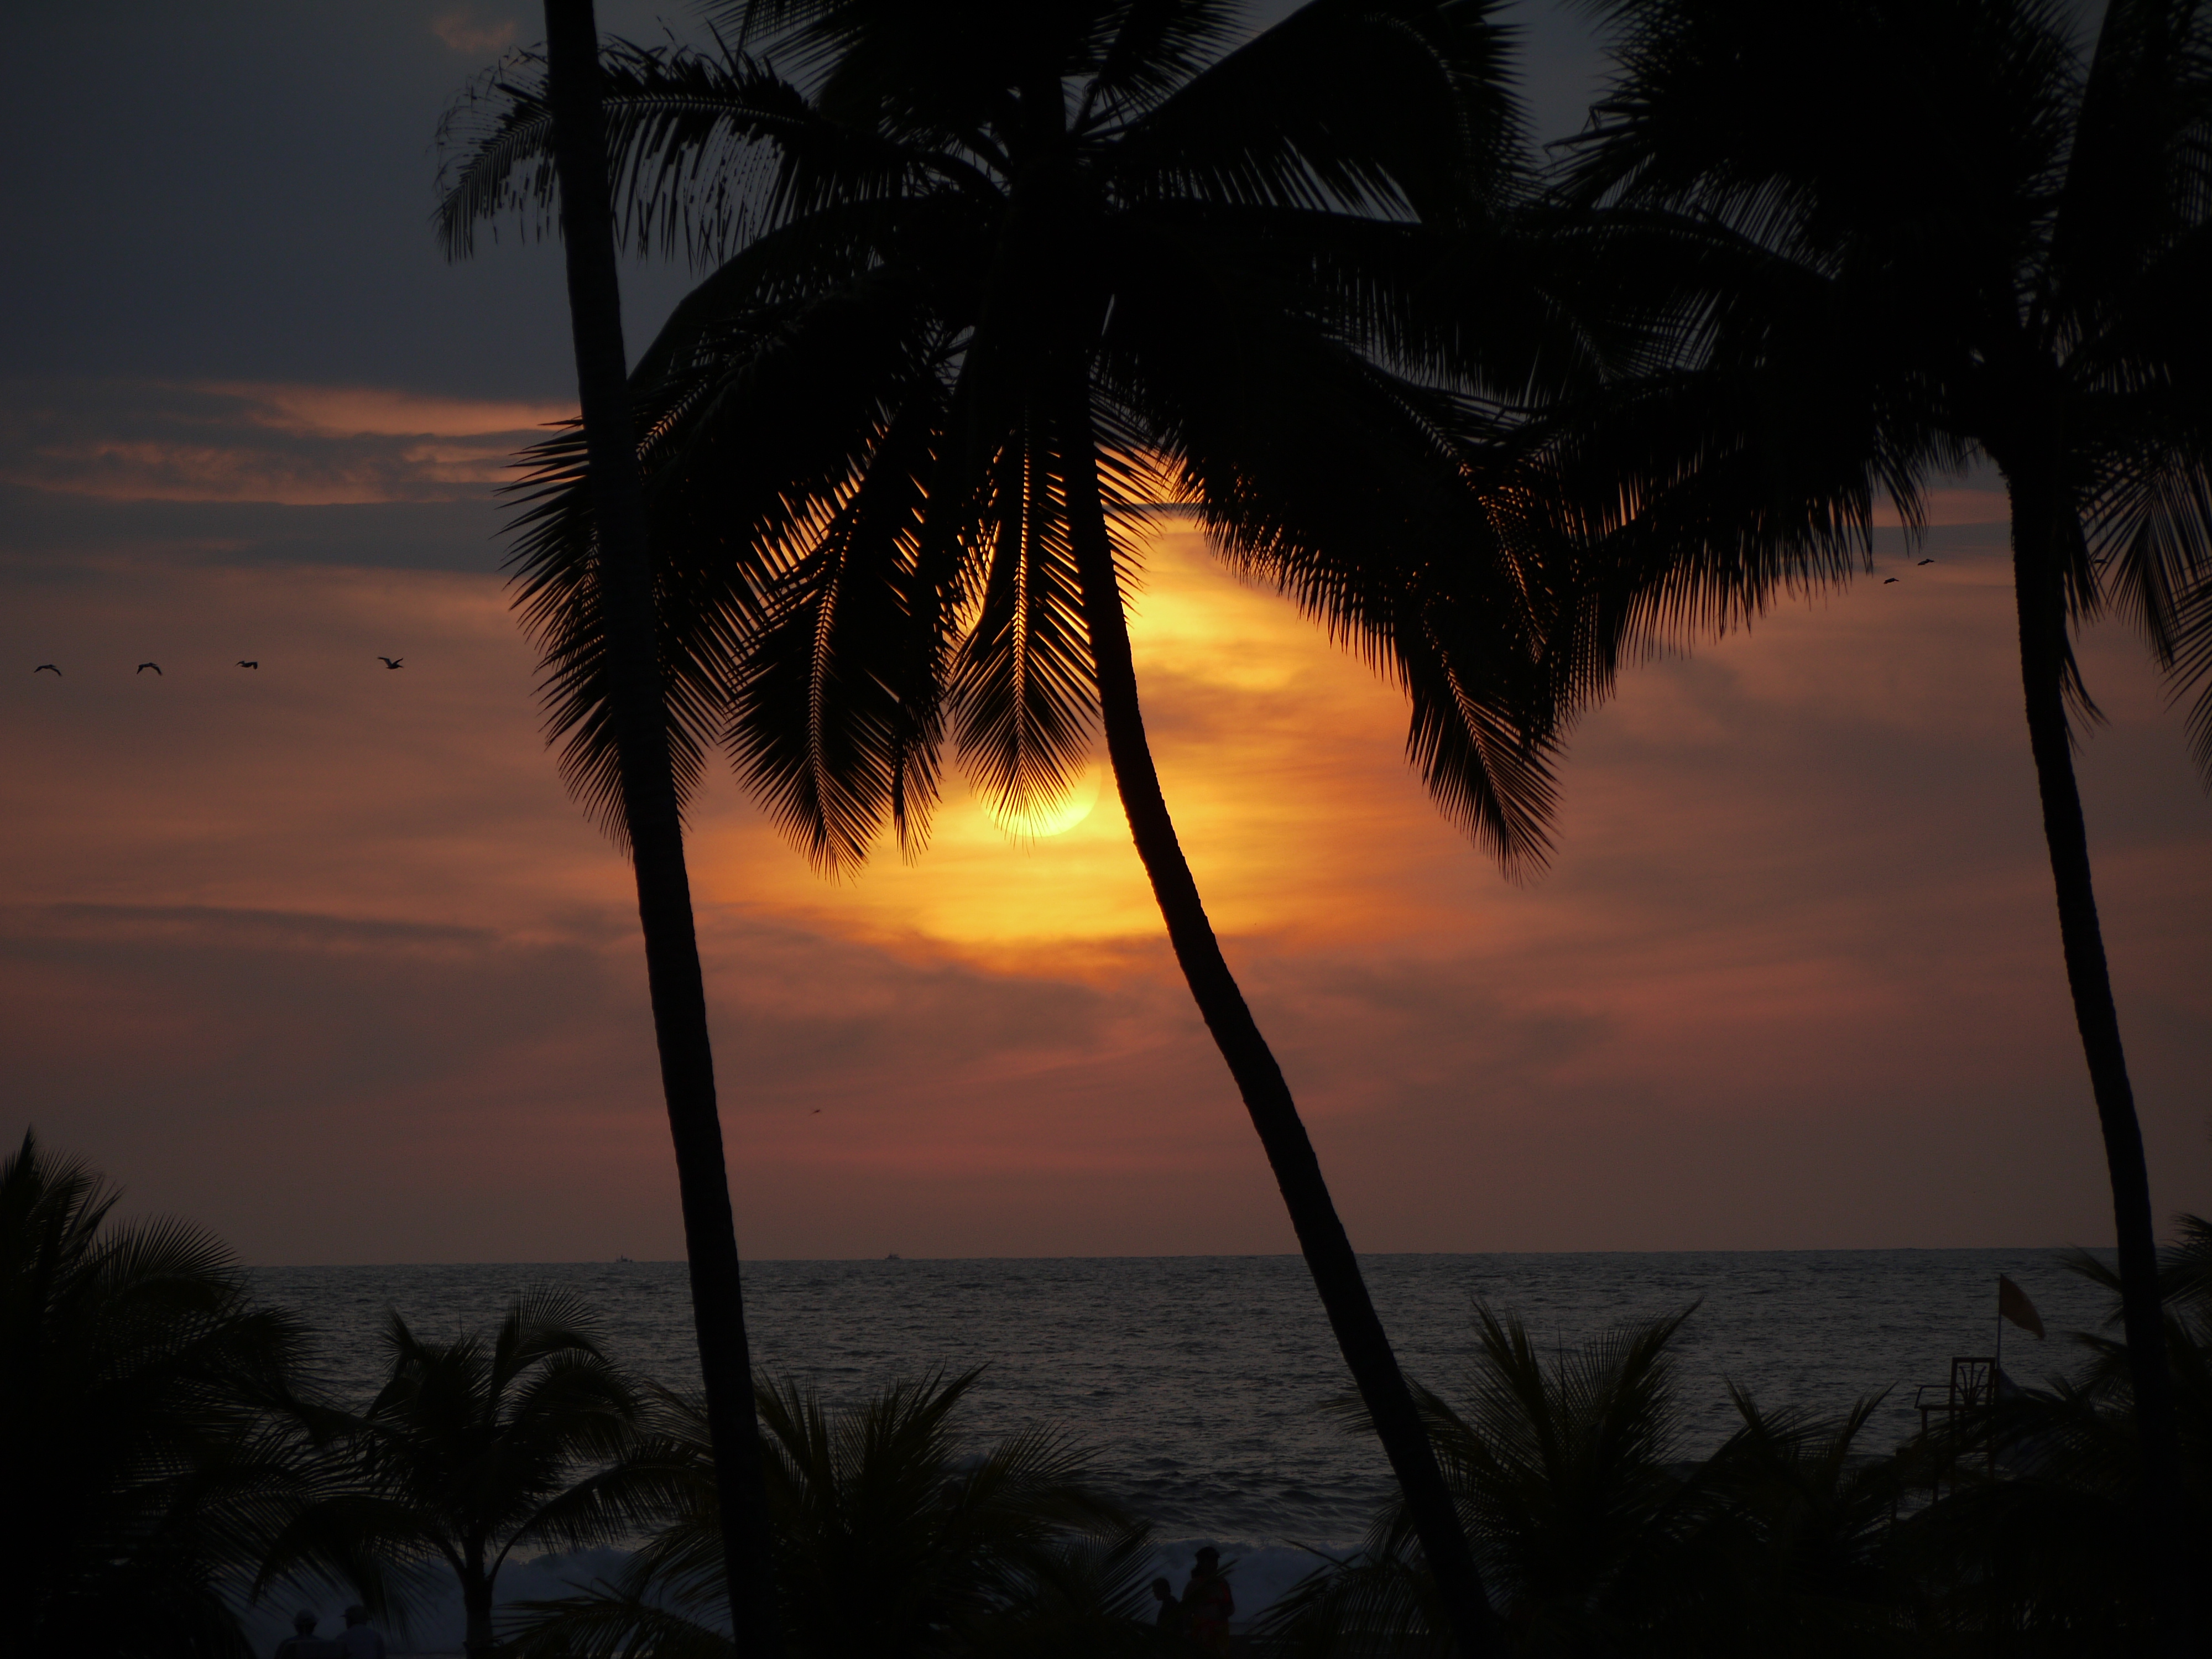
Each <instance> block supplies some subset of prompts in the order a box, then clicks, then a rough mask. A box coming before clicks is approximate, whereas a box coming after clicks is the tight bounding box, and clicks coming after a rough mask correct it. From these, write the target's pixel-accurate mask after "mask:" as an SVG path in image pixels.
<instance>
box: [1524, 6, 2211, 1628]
mask: <svg viewBox="0 0 2212 1659" xmlns="http://www.w3.org/2000/svg"><path fill="white" fill-rule="evenodd" d="M1601 10H1602V12H1603V13H1604V15H1606V17H1607V19H1608V20H1609V21H1610V22H1611V24H1612V26H1613V28H1614V29H1615V30H1616V31H1617V34H1618V43H1619V44H1618V48H1617V50H1618V55H1619V65H1620V67H1619V70H1618V74H1617V76H1616V79H1615V82H1614V84H1613V88H1612V89H1611V90H1610V91H1609V92H1608V93H1607V95H1606V96H1605V97H1604V98H1603V99H1602V100H1601V101H1600V103H1599V104H1598V106H1597V107H1596V109H1595V112H1593V117H1592V122H1591V125H1590V126H1589V129H1588V130H1587V131H1585V132H1584V133H1583V135H1582V136H1581V137H1579V138H1578V139H1577V140H1576V141H1575V149H1574V152H1573V155H1572V158H1571V167H1570V181H1569V182H1570V188H1571V192H1572V194H1573V196H1574V197H1576V198H1577V200H1579V201H1580V202H1581V203H1583V204H1589V205H1595V206H1600V207H1603V208H1606V209H1608V210H1610V211H1611V221H1612V225H1613V234H1614V235H1615V236H1616V239H1617V241H1618V245H1619V246H1620V248H1622V249H1632V250H1634V253H1633V256H1632V257H1633V258H1634V260H1635V261H1636V264H1638V268H1639V272H1640V275H1639V276H1638V280H1639V281H1643V282H1645V283H1653V282H1655V281H1656V283H1659V284H1661V285H1662V286H1663V284H1664V283H1667V282H1673V283H1675V284H1677V286H1676V287H1675V289H1674V293H1673V295H1671V298H1672V300H1673V301H1674V307H1673V317H1674V331H1675V332H1674V339H1675V343H1676V344H1677V345H1678V346H1679V347H1680V356H1679V358H1678V360H1677V361H1676V362H1675V363H1674V365H1672V366H1671V368H1670V369H1669V371H1668V372H1667V373H1665V374H1656V375H1654V376H1651V377H1649V378H1647V379H1645V380H1642V381H1641V382H1640V383H1638V384H1637V385H1636V386H1634V387H1633V388H1632V389H1630V390H1625V391H1620V392H1617V395H1615V396H1614V397H1613V398H1609V399H1607V401H1606V402H1605V404H1603V405H1602V408H1601V411H1600V412H1599V413H1597V414H1595V415H1594V416H1589V418H1588V419H1587V420H1586V421H1585V422H1583V424H1582V425H1581V426H1580V427H1579V428H1578V429H1576V430H1573V431H1571V434H1570V435H1569V437H1568V438H1567V439H1566V441H1565V443H1564V445H1563V447H1562V451H1561V453H1562V454H1563V455H1565V456H1566V457H1568V458H1569V462H1570V464H1571V465H1572V466H1580V467H1583V468H1586V469H1587V472H1586V474H1585V477H1586V478H1587V481H1588V483H1589V486H1590V487H1591V489H1593V491H1599V492H1602V494H1603V496H1604V500H1605V502H1606V503H1607V506H1606V507H1600V508H1597V509H1595V513H1596V514H1597V516H1598V517H1600V518H1601V519H1602V518H1603V517H1604V516H1605V514H1606V513H1607V511H1609V510H1612V509H1613V507H1615V506H1616V505H1617V504H1620V503H1626V504H1627V507H1628V508H1629V509H1630V510H1633V511H1636V512H1638V513H1639V515H1640V516H1639V518H1638V521H1637V522H1636V523H1633V524H1631V525H1629V526H1626V529H1625V530H1624V531H1623V532H1622V533H1621V535H1620V538H1617V540H1616V545H1617V547H1619V548H1620V549H1622V550H1625V557H1624V561H1623V563H1624V568H1626V570H1627V571H1628V572H1629V574H1630V576H1631V587H1632V589H1633V590H1634V597H1633V599H1632V601H1631V603H1629V604H1628V605H1626V606H1625V607H1623V608H1622V609H1621V610H1620V611H1615V612H1614V613H1613V617H1612V619H1611V624H1610V625H1612V626H1616V627H1625V628H1626V629H1627V631H1629V632H1635V631H1638V630H1639V629H1642V628H1644V627H1647V626H1649V625H1650V624H1651V623H1653V622H1654V621H1655V620H1657V621H1673V620H1675V619H1678V618H1679V617H1680V616H1681V615H1683V614H1684V613H1685V612H1686V611H1687V612H1692V613H1694V612H1696V611H1699V609H1700V608H1703V609H1704V610H1705V611H1707V612H1708V613H1709V614H1710V613H1722V614H1724V613H1726V612H1727V611H1729V610H1730V609H1731V608H1734V607H1738V606H1741V605H1745V604H1746V603H1747V594H1750V595H1752V596H1753V599H1751V600H1750V601H1749V602H1753V603H1755V595H1756V593H1757V591H1758V590H1759V587H1760V586H1761V585H1762V584H1763V583H1765V582H1766V581H1769V580H1772V579H1774V578H1775V577H1777V576H1782V577H1784V578H1786V577H1788V576H1790V575H1793V574H1796V575H1802V574H1806V573H1807V572H1808V569H1810V570H1812V571H1814V573H1815V574H1825V573H1832V572H1833V571H1834V570H1835V569H1836V568H1837V567H1838V565H1839V564H1847V563H1848V559H1849V555H1850V552H1851V551H1852V550H1854V548H1855V546H1856V545H1859V544H1863V540H1864V538H1865V535H1866V530H1867V526H1868V524H1869V514H1870V512H1871V508H1872V506H1873V503H1874V501H1875V498H1876V497H1877V495H1881V494H1884V493H1886V494H1887V495H1888V496H1889V497H1890V498H1891V499H1892V500H1893V501H1894V502H1895V503H1896V505H1897V506H1898V507H1899V510H1900V511H1901V512H1902V513H1903V514H1904V515H1905V520H1906V521H1907V522H1908V523H1916V524H1917V522H1919V520H1920V513H1921V501H1922V491H1923V488H1924V486H1925V485H1926V484H1927V483H1928V482H1929V479H1930V478H1931V477H1936V476H1938V475H1941V474H1942V473H1943V472H1945V471H1950V470H1953V469H1956V468H1959V467H1960V466H1962V465H1966V464H1967V463H1968V462H1970V461H1971V460H1972V459H1974V458H1977V457H1983V458H1986V459H1988V460H1989V461H1990V462H1992V463H1994V464H1995V465H1996V468H1997V470H1998V471H1999V472H2000V473H2001V474H2002V477H2003V479H2004V482H2005V486H2006V489H2007V492H2008V499H2009V503H2010V509H2011V520H2012V549H2013V574H2014V589H2015V600H2016V605H2017V611H2018V618H2019V634H2020V658H2021V682H2022V685H2023V688H2024V691H2025V695H2026V704H2027V724H2028V738H2029V747H2030V750H2031V751H2032V753H2033V758H2034V763H2035V769H2036V777H2037V781H2038V785H2039V790H2040V793H2041V799H2042V807H2043V825H2044V833H2045V840H2046V842H2047V843H2048V846H2049V849H2050V856H2051V873H2052V878H2053V882H2054V884H2055V887H2056V891H2057V909H2058V921H2059V932H2060V937H2061V940H2062V943H2063V950H2064V959H2065V964H2066V973H2067V980H2068V983H2069V987H2070V988H2071V992H2072V995H2073V1001H2074V1010H2075V1019H2076V1022H2077V1024H2078V1025H2079V1028H2080V1031H2081V1042H2082V1048H2083V1053H2084V1054H2085V1056H2086V1058H2087V1064H2088V1071H2089V1078H2090V1083H2091V1086H2092V1090H2093V1094H2094V1097H2095V1101H2096V1107H2097V1113H2098V1119H2099V1122H2100V1126H2101V1127H2102V1130H2103V1134H2104V1142H2105V1152H2106V1163H2107V1165H2108V1168H2109V1170H2110V1174H2111V1181H2112V1204H2113V1214H2114V1220H2115V1226H2116V1231H2117V1233H2118V1245H2119V1261H2120V1271H2121V1277H2122V1279H2123V1281H2124V1284H2125V1285H2126V1296H2125V1312H2126V1330H2127V1338H2128V1345H2129V1352H2130V1359H2131V1363H2132V1364H2133V1366H2134V1368H2135V1391H2136V1404H2137V1408H2138V1410H2139V1411H2140V1413H2142V1432H2143V1434H2144V1437H2145V1440H2146V1443H2147V1445H2148V1446H2150V1447H2154V1448H2159V1449H2160V1450H2159V1451H2158V1452H2157V1453H2155V1454H2154V1455H2151V1456H2150V1457H2149V1458H2148V1459H2147V1460H2146V1462H2145V1466H2144V1474H2145V1484H2144V1490H2143V1501H2144V1502H2145V1504H2147V1505H2148V1518H2149V1523H2150V1533H2151V1535H2152V1536H2153V1537H2154V1538H2155V1539H2158V1540H2160V1541H2161V1542H2160V1547H2161V1548H2163V1549H2164V1550H2165V1552H2166V1558H2165V1562H2164V1566H2165V1569H2166V1573H2165V1576H2166V1584H2167V1590H2166V1598H2167V1599H2166V1626H2167V1632H2168V1634H2167V1637H2166V1640H2167V1641H2168V1642H2169V1643H2176V1644H2178V1643H2180V1642H2181V1641H2183V1640H2184V1637H2183V1633H2182V1632H2183V1631H2184V1630H2185V1627H2186V1626H2188V1624H2189V1622H2190V1620H2189V1615H2188V1614H2187V1613H2186V1611H2185V1608H2186V1596H2185V1583H2186V1580H2185V1577H2184V1574H2185V1571H2186V1568H2185V1561H2184V1560H2183V1559H2182V1557H2181V1555H2180V1553H2179V1543H2178V1533H2177V1531H2176V1522H2177V1520H2178V1517H2179V1489H2178V1486H2177V1485H2176V1483H2175V1476H2174V1471H2175V1469H2176V1468H2178V1467H2179V1456H2178V1452H2177V1450H2176V1444H2177V1443H2176V1440H2175V1427H2174V1414H2173V1407H2172V1390H2171V1387H2170V1385H2169V1383H2168V1379H2167V1376H2166V1343H2165V1338H2164V1333H2163V1330H2162V1328H2161V1326H2160V1318H2159V1307H2158V1269H2157V1257H2156V1239H2155V1233H2154V1220H2153V1216H2152V1212H2151V1201H2150V1187H2149V1181H2148V1171H2147V1169H2146V1166H2145V1163H2144V1157H2143V1147H2142V1133H2141V1129H2140V1127H2139V1125H2138V1122H2137V1119H2136V1107H2135V1101H2134V1096H2133V1093H2132V1091H2131V1088H2130V1083H2129V1079H2128V1070H2127V1061H2126V1056H2125V1054H2124V1048H2123V1046H2122V1042H2121V1036H2120V1026H2119V1019H2118V1012H2117V1009H2116V1007H2115V1005H2114V1001H2113V997H2112V985H2111V981H2110V977H2109V975H2108V972H2107V969H2106V955H2105V946H2104V939H2103V934H2102V932H2101V929H2100V925H2099V922H2098V918H2097V908H2096V899H2095V894H2094V890H2093V884H2092V880H2091V870H2090V860H2089V850H2088V840H2087V833H2086V830H2085V828H2084V824H2083V819H2082V811H2081V796H2080V792H2079V789H2078V787H2077V786H2076V783H2075V773H2074V765H2073V759H2072V753H2071V744H2072V734H2071V732H2070V730H2069V707H2068V705H2069V701H2070V702H2072V703H2073V705H2074V707H2075V709H2076V710H2078V711H2080V712H2082V713H2085V714H2093V704H2092V703H2091V702H2089V700H2088V696H2087V690H2086V688H2084V687H2083V685H2082V684H2081V678H2080V675H2079V672H2078V671H2077V669H2076V666H2075V659H2074V656H2073V651H2072V646H2071V638H2070V630H2071V629H2072V628H2073V626H2074V625H2075V624H2077V623H2081V622H2082V621H2085V620H2087V618H2089V617H2093V616H2095V615H2097V614H2098V613H2099V612H2100V610H2103V609H2105V608H2107V607H2110V608H2114V609H2117V610H2118V611H2121V612H2122V613H2124V615H2126V616H2128V617H2130V619H2131V620H2132V621H2134V622H2135V623H2136V624H2137V625H2138V626H2139V627H2140V628H2141V629H2142V632H2143V633H2144V635H2145V636H2146V638H2147V640H2148V643H2149V646H2150V647H2151V650H2152V652H2153V653H2154V656H2155V657H2156V658H2157V659H2158V660H2159V661H2160V662H2161V663H2162V664H2165V665H2167V666H2168V667H2169V668H2171V669H2172V671H2174V672H2175V673H2176V675H2177V677H2178V684H2179V686H2180V687H2181V688H2184V689H2185V688H2186V686H2187V685H2188V684H2190V683H2191V682H2192V681H2193V680H2195V679H2201V678H2203V676H2204V675H2205V673H2206V671H2207V670H2208V668H2212V580H2208V579H2212V471H2208V465H2207V461H2208V454H2212V320H2208V316H2207V312H2206V307H2205V306H2204V304H2203V295H2204V294H2205V293H2206V292H2207V291H2209V290H2212V6H2207V5H2205V4H2202V3H2197V0H2111V3H2109V4H2108V5H2107V6H2106V8H2105V9H2104V15H2103V18H2102V21H2101V23H2100V25H2099V27H2098V28H2097V31H2096V33H2095V37H2094V40H2093V41H2092V42H2083V41H2080V40H2077V39H2076V38H2075V33H2074V31H2073V27H2072V24H2073V21H2074V17H2075V14H2074V12H2073V11H2072V10H2071V9H2069V8H2066V7H2063V6H2061V5H2059V4H2057V3H2055V0H1782V3H1776V0H1605V3H1604V4H1603V5H1602V6H1601ZM1615 269H1616V270H1620V269H1621V267H1620V266H1616V267H1615ZM1645 291H1646V293H1647V294H1649V293H1652V292H1654V291H1655V290H1653V289H1650V288H1647V289H1646V290H1645ZM1618 516H1619V514H1618V513H1617V512H1616V513H1614V517H1615V519H1616V520H1617V518H1618ZM1639 582H1640V583H1641V584H1642V586H1640V587H1638V586H1636V584H1638V583H1639ZM2195 727H2196V735H2197V749H2198V757H2199V758H2200V760H2203V761H2205V762H2206V763H2208V764H2212V700H2208V701H2203V702H2199V703H2198V704H2197V709H2196V714H2195Z"/></svg>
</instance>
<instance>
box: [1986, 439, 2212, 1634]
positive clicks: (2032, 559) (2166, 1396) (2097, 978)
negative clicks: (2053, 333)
mask: <svg viewBox="0 0 2212 1659" xmlns="http://www.w3.org/2000/svg"><path fill="white" fill-rule="evenodd" d="M2059 477H2060V469H2059V465H2058V457H2057V454H2056V453H2047V454H2046V453H2031V454H2030V455H2028V456H2027V457H2023V458H2022V459H2020V460H2019V461H2018V462H2016V463H2015V465H2013V466H2010V467H2008V468H2007V469H2006V472H2005V484H2006V489H2007V492H2008V495H2009V497H2010V501H2011V508H2012V544H2013V591H2014V595H2015V603H2016V604H2017V605H2018V607H2019V612H2020V669H2021V681H2022V683H2023V684H2024V686H2025V688H2026V690H2027V733H2028V744H2029V746H2030V748H2031V749H2032V750H2033V752H2034V756H2035V777H2036V783H2037V786H2038V787H2039V791H2040V793H2041V794H2042V798H2043V838H2044V841H2045V844H2046V845H2047V846H2048V847H2049V848H2050V852H2051V879H2052V881H2053V883H2054V884H2056V886H2057V891H2058V935H2059V940H2060V943H2061V945H2062V946H2063V950H2064V951H2065V957H2066V981H2067V984H2068V986H2069V987H2070V988H2071V990H2072V992H2073V994H2074V1020H2075V1024H2076V1025H2077V1026H2078V1027H2079V1028H2080V1030H2081V1050H2082V1053H2083V1054H2084V1056H2085V1057H2086V1058H2087V1060H2088V1062H2089V1086H2090V1090H2091V1091H2092V1093H2093V1095H2094V1097H2095V1098H2096V1102H2097V1121H2098V1123H2099V1125H2100V1127H2102V1129H2103V1130H2104V1135H2105V1164H2106V1170H2107V1171H2108V1172H2109V1174H2110V1176H2111V1179H2112V1218H2113V1225H2114V1231H2115V1232H2116V1233H2117V1235H2118V1243H2119V1257H2120V1308H2121V1317H2122V1322H2123V1323H2124V1327H2125V1329H2126V1334H2127V1340H2128V1370H2129V1376H2130V1380H2131V1381H2132V1383H2133V1385H2134V1390H2135V1409H2136V1435H2137V1437H2138V1440H2139V1444H2140V1447H2141V1452H2142V1467H2143V1490H2142V1519H2143V1525H2144V1528H2145V1544H2146V1547H2147V1548H2148V1551H2149V1553H2150V1557H2151V1561H2152V1570H2153V1571H2154V1573H2155V1574H2156V1577H2157V1582H2156V1586H2155V1593H2156V1596H2157V1602H2158V1617H2159V1626H2160V1632H2161V1643H2160V1650H2161V1651H2162V1652H2164V1653H2166V1654H2169V1655H2175V1656H2179V1655H2185V1654H2189V1653H2193V1652H2194V1651H2195V1643H2194V1641H2193V1640H2192V1639H2191V1631H2192V1627H2193V1626H2194V1624H2195V1620H2194V1618H2193V1616H2192V1610H2191V1600H2192V1597H2191V1592H2190V1589H2189V1584H2190V1574H2189V1570H2188V1566H2187V1559H2186V1555H2185V1549H2184V1544H2183V1540H2184V1536H2185V1532H2184V1514H2185V1512H2184V1509H2183V1503H2182V1492H2181V1480H2180V1473H2181V1434H2180V1427H2179V1421H2178V1419H2176V1417H2175V1414H2174V1401H2173V1384H2172V1371H2171V1370H2168V1368H2167V1364H2166V1323H2165V1319H2164V1316H2163V1313H2162V1310H2161V1308H2160V1300H2159V1288H2158V1240H2157V1229H2156V1225H2155V1222H2154V1217H2153V1215H2152V1212H2151V1206H2150V1171H2149V1168H2148V1165H2147V1164H2146V1163H2145V1161H2144V1158H2143V1144H2142V1126H2141V1125H2140V1124H2139V1123H2138V1122H2137V1121H2136V1100H2135V1091H2134V1089H2133V1088H2132V1087H2131V1086H2130V1084H2129V1082H2128V1060H2127V1054H2126V1051H2125V1050H2124V1048H2122V1047H2121V1043H2120V1017H2119V1010H2118V1007H2117V1006H2115V1005H2114V1003H2113V1000H2112V976H2111V975H2110V973H2109V972H2108V971H2107V969H2106V963H2105V935H2104V930H2103V929H2102V927H2100V926H2099V924H2098V921H2097V896H2096V891H2095V889H2094V888H2093V885H2092V884H2091V881H2090V872H2089V832H2088V829H2087V824H2086V823H2084V821H2083V819H2082V816H2081V790H2080V788H2079V787H2077V786H2076V784H2075V778H2074V755H2073V748H2072V740H2071V738H2070V736H2069V731H2068V727H2067V721H2066V702H2065V672H2066V653H2067V645H2066V595H2065V588H2064V586H2063V579H2062V574H2061V572H2062V568H2063V567H2062V562H2061V558H2060V554H2061V552H2062V546H2061V544H2060V541H2059V537H2060V533H2061V532H2062V530H2063V527H2064V526H2065V525H2066V522H2067V518H2066V515H2067V514H2069V513H2070V512H2071V510H2072V509H2071V507H2069V504H2068V503H2067V501H2065V499H2064V498H2063V495H2061V493H2060V490H2059V488H2058V479H2059Z"/></svg>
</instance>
